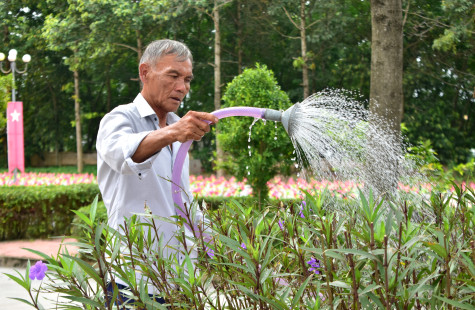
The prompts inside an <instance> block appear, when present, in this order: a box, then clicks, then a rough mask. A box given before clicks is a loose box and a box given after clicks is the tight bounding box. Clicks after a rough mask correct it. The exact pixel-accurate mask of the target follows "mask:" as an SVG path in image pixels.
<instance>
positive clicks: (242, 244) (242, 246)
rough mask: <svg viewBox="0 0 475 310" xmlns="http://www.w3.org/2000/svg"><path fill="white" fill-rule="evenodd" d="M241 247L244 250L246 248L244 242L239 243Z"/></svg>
mask: <svg viewBox="0 0 475 310" xmlns="http://www.w3.org/2000/svg"><path fill="white" fill-rule="evenodd" d="M241 248H243V249H244V250H247V247H246V244H245V243H244V242H243V243H241Z"/></svg>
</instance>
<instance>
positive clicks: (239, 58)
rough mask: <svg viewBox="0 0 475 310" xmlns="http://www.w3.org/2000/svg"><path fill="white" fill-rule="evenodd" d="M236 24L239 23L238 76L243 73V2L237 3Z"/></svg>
mask: <svg viewBox="0 0 475 310" xmlns="http://www.w3.org/2000/svg"><path fill="white" fill-rule="evenodd" d="M236 7H237V12H236V15H237V17H236V23H237V56H238V75H240V74H241V73H242V23H241V1H240V0H237V3H236Z"/></svg>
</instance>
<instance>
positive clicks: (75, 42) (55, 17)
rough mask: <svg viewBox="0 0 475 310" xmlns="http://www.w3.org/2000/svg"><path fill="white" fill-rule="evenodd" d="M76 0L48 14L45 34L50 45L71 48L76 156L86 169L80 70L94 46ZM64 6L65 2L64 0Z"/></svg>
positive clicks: (56, 48) (79, 163) (54, 48)
mask: <svg viewBox="0 0 475 310" xmlns="http://www.w3.org/2000/svg"><path fill="white" fill-rule="evenodd" d="M80 5H81V3H79V2H78V1H76V0H70V1H69V3H67V8H66V6H65V9H64V10H61V11H59V12H57V14H51V15H48V16H47V17H46V20H45V24H44V27H43V30H44V31H43V33H42V35H43V37H44V38H45V39H46V41H47V42H48V47H49V48H50V49H51V50H54V51H64V50H69V52H70V53H71V54H70V57H67V58H66V59H65V63H66V64H67V65H68V67H69V70H70V71H71V72H72V73H73V80H74V96H73V100H74V115H75V116H74V125H75V128H76V156H77V170H78V172H79V173H81V172H82V171H83V166H84V162H83V148H82V130H81V96H80V80H79V70H80V69H81V68H82V67H84V65H85V63H86V62H87V58H88V54H89V53H90V47H89V45H88V40H87V38H88V35H89V33H90V31H89V27H88V24H86V23H84V22H83V19H82V18H81V14H80V11H79V10H78V9H77V7H78V6H80ZM63 6H64V4H63Z"/></svg>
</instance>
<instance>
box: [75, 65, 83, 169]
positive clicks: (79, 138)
mask: <svg viewBox="0 0 475 310" xmlns="http://www.w3.org/2000/svg"><path fill="white" fill-rule="evenodd" d="M73 73H74V116H75V121H76V153H77V162H78V173H82V171H83V156H82V134H81V111H80V99H79V98H80V97H79V72H78V70H77V69H76V70H74V71H73Z"/></svg>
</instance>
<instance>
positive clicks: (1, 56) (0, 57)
mask: <svg viewBox="0 0 475 310" xmlns="http://www.w3.org/2000/svg"><path fill="white" fill-rule="evenodd" d="M4 60H5V54H4V53H0V61H4Z"/></svg>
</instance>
